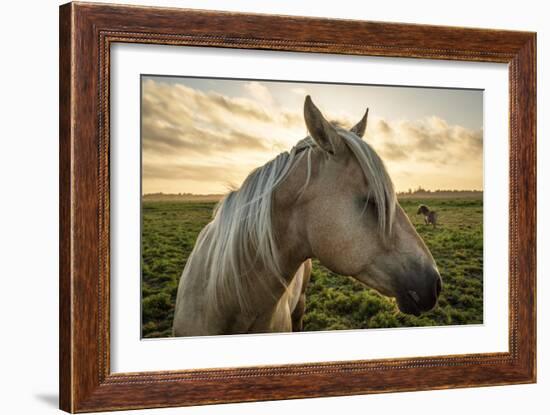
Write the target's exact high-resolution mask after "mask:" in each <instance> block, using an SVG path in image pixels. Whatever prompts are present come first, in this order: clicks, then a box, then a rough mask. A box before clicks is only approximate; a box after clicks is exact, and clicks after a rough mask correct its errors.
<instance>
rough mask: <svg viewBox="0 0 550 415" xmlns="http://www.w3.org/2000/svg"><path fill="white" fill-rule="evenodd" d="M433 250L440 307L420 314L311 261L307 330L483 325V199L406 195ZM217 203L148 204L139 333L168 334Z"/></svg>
mask: <svg viewBox="0 0 550 415" xmlns="http://www.w3.org/2000/svg"><path fill="white" fill-rule="evenodd" d="M400 203H401V206H402V207H403V208H404V209H405V211H406V212H407V214H408V215H409V217H410V218H411V220H412V222H413V223H414V225H415V226H416V229H417V230H418V232H419V233H420V235H421V236H422V238H423V239H424V241H425V242H426V244H427V245H428V247H429V248H430V250H431V252H432V254H433V256H434V258H435V260H436V262H437V265H438V267H439V270H440V272H441V276H442V278H443V290H442V292H441V296H440V299H439V304H438V306H437V307H436V308H435V309H434V310H432V311H431V312H429V313H426V314H423V315H422V316H420V317H414V316H409V315H404V314H402V313H399V312H398V311H397V307H396V305H395V302H394V301H393V300H391V299H388V298H386V297H382V296H380V295H378V294H377V293H376V292H374V291H372V290H369V289H368V288H366V287H365V286H364V285H362V284H360V283H359V282H356V281H355V280H353V279H352V278H350V277H342V276H340V275H336V274H334V273H332V272H331V271H329V270H328V269H326V268H325V267H323V266H322V265H320V264H319V263H317V262H314V268H313V275H312V278H311V282H310V284H309V286H308V289H307V303H306V314H305V318H304V329H305V330H306V331H314V330H339V329H359V328H380V327H411V326H441V325H458V324H477V323H482V322H483V221H482V219H483V201H482V199H481V198H462V199H460V198H430V199H414V198H406V199H403V200H401V202H400ZM421 203H424V204H426V205H428V206H430V208H432V209H434V210H436V211H437V212H438V216H439V222H440V225H439V226H438V227H437V228H436V229H433V228H432V227H431V226H426V225H424V224H423V221H422V219H421V217H420V216H417V215H415V213H416V209H417V207H418V205H419V204H421ZM214 206H215V202H212V201H207V202H200V201H177V200H163V201H144V202H143V228H142V255H143V257H142V335H143V337H168V336H171V327H172V317H173V312H174V304H175V299H176V292H177V287H178V281H179V277H180V275H181V272H182V270H183V267H184V266H185V261H186V260H187V257H188V256H189V254H190V253H191V250H192V249H193V245H194V243H195V239H196V237H197V235H198V233H199V232H200V230H201V229H202V228H203V227H204V225H206V224H207V223H208V222H209V221H210V218H211V216H212V209H213V207H214Z"/></svg>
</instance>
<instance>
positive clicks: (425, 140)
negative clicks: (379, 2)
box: [141, 76, 483, 194]
mask: <svg viewBox="0 0 550 415" xmlns="http://www.w3.org/2000/svg"><path fill="white" fill-rule="evenodd" d="M308 94H309V95H311V97H312V99H313V101H314V102H315V104H316V105H317V106H318V107H319V108H320V109H321V111H322V112H323V114H324V115H325V116H326V117H327V118H328V119H330V120H334V121H338V122H339V123H341V124H342V125H347V126H350V127H351V126H353V125H354V124H355V123H357V121H359V120H360V119H361V117H362V116H363V114H364V112H365V109H366V108H367V107H369V108H370V110H369V120H368V126H367V132H366V134H365V139H366V140H367V141H368V142H369V143H371V145H372V146H373V148H374V149H375V150H376V151H377V152H378V154H379V155H380V156H381V158H382V159H383V160H384V162H385V164H386V166H387V168H388V171H389V173H390V176H391V177H392V179H393V182H394V184H395V187H396V189H397V190H398V191H406V190H408V189H409V188H412V189H415V188H417V187H418V186H422V187H423V188H425V189H431V190H435V189H457V190H470V189H478V190H481V189H482V187H483V168H482V161H483V92H482V91H479V90H456V89H436V88H413V87H390V86H366V85H342V84H339V85H335V84H310V83H297V82H270V81H249V80H222V79H205V78H180V77H156V76H142V126H141V127H142V129H141V131H142V146H143V147H142V150H143V153H142V157H143V181H142V186H143V187H142V192H143V193H144V194H147V193H157V192H163V193H195V194H213V193H215V194H218V193H225V192H227V190H228V188H230V187H238V186H239V185H240V184H241V183H242V181H243V180H244V178H245V177H246V176H247V175H248V173H249V172H250V171H251V170H252V169H254V168H256V167H258V166H261V165H263V164H264V163H266V162H267V161H269V160H270V159H272V158H273V157H275V156H276V155H277V154H279V153H280V152H282V151H286V150H290V148H291V147H292V146H293V145H294V144H295V143H296V142H298V141H299V140H301V139H302V138H304V137H305V136H306V135H307V131H306V127H305V123H304V119H303V104H304V99H305V96H306V95H308Z"/></svg>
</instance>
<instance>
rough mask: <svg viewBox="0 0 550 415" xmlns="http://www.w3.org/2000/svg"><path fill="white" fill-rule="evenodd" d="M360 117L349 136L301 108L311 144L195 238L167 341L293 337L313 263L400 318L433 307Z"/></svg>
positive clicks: (421, 251) (430, 263)
mask: <svg viewBox="0 0 550 415" xmlns="http://www.w3.org/2000/svg"><path fill="white" fill-rule="evenodd" d="M367 116H368V109H367V112H366V113H365V115H364V116H363V118H362V119H361V120H360V121H359V122H358V123H357V124H356V125H355V126H354V127H353V128H351V129H350V130H347V129H345V128H342V127H341V126H339V125H337V124H332V123H331V122H329V121H328V120H327V119H325V117H324V116H323V114H322V113H321V111H320V110H319V109H318V108H317V107H316V106H315V104H314V103H313V101H312V99H311V97H310V96H307V97H306V99H305V103H304V119H305V124H306V127H307V130H308V133H309V135H308V136H307V137H306V138H304V139H302V140H300V141H299V142H298V143H297V144H296V145H295V146H294V147H293V148H292V149H291V150H290V151H288V152H283V153H281V154H279V155H278V156H276V157H275V158H274V159H273V160H271V161H269V162H268V163H266V164H265V165H263V166H261V167H258V168H256V169H255V170H253V171H252V172H251V173H250V174H249V176H248V177H247V178H246V179H245V180H244V182H243V183H242V185H241V187H240V188H239V189H237V190H233V191H231V192H229V193H228V194H227V195H226V196H225V197H224V198H223V199H222V200H221V201H220V202H219V204H218V205H217V207H216V208H215V209H214V213H213V219H212V221H211V222H210V223H208V224H207V225H206V226H205V227H204V228H203V229H202V231H201V232H200V234H199V236H198V238H197V242H196V244H195V246H194V248H193V250H192V252H191V254H190V256H189V258H188V261H187V263H186V265H185V267H184V269H183V272H182V275H181V278H180V281H179V285H178V290H177V298H176V305H175V310H174V320H173V335H174V336H178V337H181V336H201V335H221V334H246V333H273V332H291V331H299V330H301V329H302V318H303V315H304V310H305V292H306V287H307V284H308V280H309V277H310V274H311V260H312V258H316V259H318V261H319V262H320V263H321V264H323V265H324V266H325V267H327V268H328V269H330V270H331V271H333V272H335V273H337V274H340V275H346V276H351V277H353V278H355V279H356V280H358V281H360V282H361V283H363V284H364V285H366V286H367V287H370V288H372V289H374V290H376V291H378V292H379V293H381V294H382V295H385V296H388V297H393V298H395V299H396V303H397V307H398V309H399V310H400V311H401V312H403V313H407V314H413V315H416V316H418V315H420V314H421V313H422V312H426V311H428V310H431V309H432V308H433V307H434V306H435V305H436V303H437V298H438V296H439V293H440V291H441V276H440V274H439V271H438V268H437V266H436V263H435V261H434V259H433V257H432V255H431V253H430V251H429V249H428V248H427V246H426V244H425V243H424V242H423V240H422V239H421V237H420V236H419V235H418V233H417V232H416V230H415V228H414V226H413V225H412V223H411V221H410V220H409V218H408V217H407V215H406V213H405V212H404V210H403V209H402V208H401V206H400V205H399V203H398V201H397V198H396V194H395V191H394V187H393V184H392V181H391V179H390V177H389V175H388V172H387V170H386V168H385V166H384V163H383V162H382V160H381V159H380V157H379V156H378V154H377V153H376V152H375V151H374V149H373V148H372V147H371V146H370V145H369V144H368V143H367V142H366V141H364V140H363V138H362V137H363V135H364V134H365V129H366V125H367Z"/></svg>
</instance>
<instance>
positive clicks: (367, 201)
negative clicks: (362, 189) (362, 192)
mask: <svg viewBox="0 0 550 415" xmlns="http://www.w3.org/2000/svg"><path fill="white" fill-rule="evenodd" d="M375 206H376V204H375V202H374V199H373V198H372V197H368V196H363V197H362V198H361V199H360V207H361V210H362V211H366V210H367V209H368V208H372V207H375Z"/></svg>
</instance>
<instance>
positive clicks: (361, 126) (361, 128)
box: [350, 108, 369, 137]
mask: <svg viewBox="0 0 550 415" xmlns="http://www.w3.org/2000/svg"><path fill="white" fill-rule="evenodd" d="M368 116H369V109H368V108H367V111H366V112H365V115H363V118H361V121H359V122H358V123H357V124H355V126H354V127H353V128H352V129H351V130H350V131H351V132H352V133H355V135H357V136H358V137H363V136H364V135H365V130H366V129H367V118H368Z"/></svg>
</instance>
